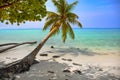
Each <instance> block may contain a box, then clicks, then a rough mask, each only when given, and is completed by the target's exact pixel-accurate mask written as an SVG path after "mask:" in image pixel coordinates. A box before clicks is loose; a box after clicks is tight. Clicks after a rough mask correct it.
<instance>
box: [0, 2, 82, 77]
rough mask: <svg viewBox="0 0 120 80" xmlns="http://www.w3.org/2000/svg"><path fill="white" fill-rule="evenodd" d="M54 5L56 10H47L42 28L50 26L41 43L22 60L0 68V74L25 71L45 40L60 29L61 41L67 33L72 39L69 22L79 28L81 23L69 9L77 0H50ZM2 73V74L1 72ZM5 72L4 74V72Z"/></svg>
mask: <svg viewBox="0 0 120 80" xmlns="http://www.w3.org/2000/svg"><path fill="white" fill-rule="evenodd" d="M52 1H53V3H54V5H55V6H56V7H57V12H56V13H55V12H50V11H48V16H47V18H46V23H45V25H44V28H43V30H46V29H48V28H50V32H49V34H48V35H47V36H46V37H45V38H44V39H43V40H42V41H41V43H40V44H39V45H38V46H37V47H36V48H35V49H34V50H33V51H32V52H31V53H30V54H29V55H27V56H26V57H24V58H23V59H22V60H19V61H16V62H14V63H12V64H9V65H8V66H6V67H4V68H2V69H1V68H0V75H4V76H5V75H6V74H8V75H9V73H11V72H12V73H17V72H22V71H26V70H28V69H29V67H30V66H31V65H32V64H33V63H34V60H35V56H36V55H37V54H38V52H39V51H40V49H41V48H42V47H43V45H44V44H45V42H46V41H47V40H48V39H49V38H50V37H51V36H53V35H55V34H56V33H58V32H59V31H60V30H61V32H62V40H63V42H65V41H66V39H67V34H69V35H70V37H71V38H72V39H74V38H75V36H74V32H73V30H72V27H71V25H70V24H77V25H78V26H79V27H80V28H81V27H82V25H81V23H80V22H79V21H78V20H77V19H78V16H77V15H76V14H75V13H72V12H71V10H72V9H73V7H74V6H75V5H76V4H77V3H78V2H77V1H75V2H73V3H72V4H68V3H67V2H66V0H52ZM3 73H4V74H3ZM5 73H6V74H5Z"/></svg>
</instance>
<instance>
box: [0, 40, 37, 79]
mask: <svg viewBox="0 0 120 80" xmlns="http://www.w3.org/2000/svg"><path fill="white" fill-rule="evenodd" d="M35 43H36V41H35V42H23V43H8V44H2V46H7V45H13V46H11V47H8V48H6V49H3V50H0V51H1V52H4V51H7V50H9V49H12V48H14V47H17V46H20V45H24V44H35ZM27 57H28V58H29V59H30V57H29V56H27ZM28 58H26V57H25V58H23V59H21V60H18V61H15V62H13V63H10V64H6V65H3V66H1V67H0V80H1V79H2V80H4V78H14V77H13V76H14V74H16V73H21V72H24V71H28V70H29V68H30V66H31V65H32V64H35V63H38V62H37V61H36V60H33V62H32V64H29V63H28V62H29V60H28Z"/></svg>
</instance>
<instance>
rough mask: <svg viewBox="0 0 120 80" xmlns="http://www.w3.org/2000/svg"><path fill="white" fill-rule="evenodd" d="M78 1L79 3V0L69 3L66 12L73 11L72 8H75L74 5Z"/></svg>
mask: <svg viewBox="0 0 120 80" xmlns="http://www.w3.org/2000/svg"><path fill="white" fill-rule="evenodd" d="M77 3H78V1H75V2H73V3H72V4H69V5H68V6H67V9H66V12H69V11H71V10H72V9H73V8H74V6H75V5H77Z"/></svg>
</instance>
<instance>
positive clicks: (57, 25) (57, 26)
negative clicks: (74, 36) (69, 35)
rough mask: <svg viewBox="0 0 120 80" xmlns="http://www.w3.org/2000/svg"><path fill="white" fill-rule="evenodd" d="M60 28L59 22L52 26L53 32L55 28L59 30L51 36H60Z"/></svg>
mask: <svg viewBox="0 0 120 80" xmlns="http://www.w3.org/2000/svg"><path fill="white" fill-rule="evenodd" d="M59 27H60V23H57V22H55V23H54V24H53V25H52V26H51V28H50V31H52V30H53V29H54V28H57V29H56V31H54V33H53V34H52V35H51V36H54V35H56V34H58V33H59V32H60V29H59Z"/></svg>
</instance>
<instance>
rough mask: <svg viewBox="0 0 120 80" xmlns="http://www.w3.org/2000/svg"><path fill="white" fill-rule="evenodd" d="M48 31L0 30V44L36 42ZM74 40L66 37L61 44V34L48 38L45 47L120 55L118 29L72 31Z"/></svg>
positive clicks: (119, 31) (119, 34)
mask: <svg viewBox="0 0 120 80" xmlns="http://www.w3.org/2000/svg"><path fill="white" fill-rule="evenodd" d="M48 32H49V31H44V32H43V31H42V30H41V29H39V30H0V43H8V42H24V41H38V42H40V41H41V40H42V39H43V38H44V37H45V36H46V35H47V33H48ZM74 32H75V40H71V39H70V38H69V36H68V39H67V40H66V43H65V44H64V43H62V39H61V34H59V35H56V36H54V37H52V38H50V39H49V40H48V41H47V43H46V44H45V46H51V45H54V46H55V47H61V48H71V47H72V48H80V49H87V50H90V51H94V52H102V53H108V52H109V53H120V29H74Z"/></svg>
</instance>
